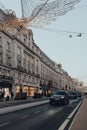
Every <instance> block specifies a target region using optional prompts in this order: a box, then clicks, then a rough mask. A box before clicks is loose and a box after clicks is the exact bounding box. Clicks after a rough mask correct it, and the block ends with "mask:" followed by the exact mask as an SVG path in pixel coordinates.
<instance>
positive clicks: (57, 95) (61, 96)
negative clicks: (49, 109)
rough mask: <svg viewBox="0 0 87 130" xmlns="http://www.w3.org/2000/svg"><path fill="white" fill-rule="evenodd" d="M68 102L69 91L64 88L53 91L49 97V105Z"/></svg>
mask: <svg viewBox="0 0 87 130" xmlns="http://www.w3.org/2000/svg"><path fill="white" fill-rule="evenodd" d="M68 103H69V93H68V91H66V90H58V91H55V92H54V93H53V94H52V96H51V97H50V105H53V104H64V105H66V104H68Z"/></svg>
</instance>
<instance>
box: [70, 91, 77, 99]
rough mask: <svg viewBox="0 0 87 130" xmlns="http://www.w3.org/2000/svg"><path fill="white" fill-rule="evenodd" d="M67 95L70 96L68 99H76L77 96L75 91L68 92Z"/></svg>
mask: <svg viewBox="0 0 87 130" xmlns="http://www.w3.org/2000/svg"><path fill="white" fill-rule="evenodd" d="M69 97H70V99H76V98H77V92H74V91H72V92H70V93H69Z"/></svg>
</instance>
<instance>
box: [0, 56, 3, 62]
mask: <svg viewBox="0 0 87 130" xmlns="http://www.w3.org/2000/svg"><path fill="white" fill-rule="evenodd" d="M0 63H3V59H2V54H0Z"/></svg>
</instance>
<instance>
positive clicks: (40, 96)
mask: <svg viewBox="0 0 87 130" xmlns="http://www.w3.org/2000/svg"><path fill="white" fill-rule="evenodd" d="M42 97H43V93H39V92H34V96H33V98H42Z"/></svg>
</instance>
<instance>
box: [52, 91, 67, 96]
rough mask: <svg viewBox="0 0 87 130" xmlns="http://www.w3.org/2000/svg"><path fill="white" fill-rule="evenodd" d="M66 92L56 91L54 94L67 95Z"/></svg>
mask: <svg viewBox="0 0 87 130" xmlns="http://www.w3.org/2000/svg"><path fill="white" fill-rule="evenodd" d="M65 93H66V92H63V91H57V92H54V94H53V95H65Z"/></svg>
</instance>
